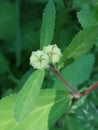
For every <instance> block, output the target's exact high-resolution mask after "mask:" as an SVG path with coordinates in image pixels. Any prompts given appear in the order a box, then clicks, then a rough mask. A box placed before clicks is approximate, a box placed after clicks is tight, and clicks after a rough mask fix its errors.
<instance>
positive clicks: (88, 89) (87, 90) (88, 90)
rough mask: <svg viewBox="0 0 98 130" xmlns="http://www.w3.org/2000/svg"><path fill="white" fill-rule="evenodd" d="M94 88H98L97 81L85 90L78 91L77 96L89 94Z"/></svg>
mask: <svg viewBox="0 0 98 130" xmlns="http://www.w3.org/2000/svg"><path fill="white" fill-rule="evenodd" d="M96 88H98V81H97V82H95V83H94V84H93V85H91V86H90V87H88V88H87V89H86V90H84V91H82V92H80V94H79V96H80V97H82V96H85V95H87V94H89V93H90V92H92V91H93V90H95V89H96Z"/></svg>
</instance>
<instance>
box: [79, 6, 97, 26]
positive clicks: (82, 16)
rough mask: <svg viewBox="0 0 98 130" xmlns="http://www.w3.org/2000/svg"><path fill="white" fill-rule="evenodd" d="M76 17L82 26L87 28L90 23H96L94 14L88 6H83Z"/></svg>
mask: <svg viewBox="0 0 98 130" xmlns="http://www.w3.org/2000/svg"><path fill="white" fill-rule="evenodd" d="M77 17H78V20H79V22H80V24H81V25H82V27H83V28H87V27H90V26H92V25H98V22H97V20H96V19H95V17H94V14H93V13H92V11H91V9H90V8H89V7H88V6H85V7H83V8H82V10H81V11H80V12H78V13H77Z"/></svg>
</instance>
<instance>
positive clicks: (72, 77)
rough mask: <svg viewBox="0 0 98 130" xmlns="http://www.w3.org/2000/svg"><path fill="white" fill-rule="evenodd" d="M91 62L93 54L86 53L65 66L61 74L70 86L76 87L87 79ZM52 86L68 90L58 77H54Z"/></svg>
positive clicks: (92, 62)
mask: <svg viewBox="0 0 98 130" xmlns="http://www.w3.org/2000/svg"><path fill="white" fill-rule="evenodd" d="M93 64H94V55H93V54H87V55H84V56H82V57H80V58H79V59H78V60H76V61H75V62H73V63H72V64H70V65H68V66H67V67H65V68H64V69H63V70H62V72H61V74H62V76H63V77H64V78H65V80H66V81H67V82H68V83H69V84H70V85H71V86H72V87H74V88H75V89H77V87H78V85H80V84H81V83H83V82H85V81H86V80H88V79H89V77H90V74H91V72H92V69H93ZM53 88H55V89H58V90H68V89H67V88H66V86H65V85H64V84H63V83H62V82H61V81H60V80H58V78H56V80H55V83H54V86H53Z"/></svg>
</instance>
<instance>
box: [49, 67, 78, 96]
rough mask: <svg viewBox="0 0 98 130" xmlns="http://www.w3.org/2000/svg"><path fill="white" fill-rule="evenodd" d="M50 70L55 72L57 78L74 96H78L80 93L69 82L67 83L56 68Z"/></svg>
mask: <svg viewBox="0 0 98 130" xmlns="http://www.w3.org/2000/svg"><path fill="white" fill-rule="evenodd" d="M49 70H50V71H51V72H53V73H54V74H56V76H57V77H58V78H59V79H60V80H61V81H62V82H63V83H64V84H65V86H66V87H67V88H68V89H69V90H70V91H71V93H72V94H73V95H77V94H78V93H77V92H76V91H75V90H74V89H73V88H72V87H71V86H70V85H69V83H68V82H66V80H65V79H64V78H63V77H62V75H61V74H60V73H59V72H58V71H57V70H56V69H54V68H51V67H50V68H49Z"/></svg>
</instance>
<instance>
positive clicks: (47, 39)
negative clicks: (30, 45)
mask: <svg viewBox="0 0 98 130" xmlns="http://www.w3.org/2000/svg"><path fill="white" fill-rule="evenodd" d="M55 13H56V12H55V7H54V4H53V2H52V0H49V2H48V4H47V5H46V8H45V10H44V13H43V20H42V26H41V34H40V47H41V48H43V46H46V45H48V44H51V41H52V39H53V35H54V27H55V15H56V14H55Z"/></svg>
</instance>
